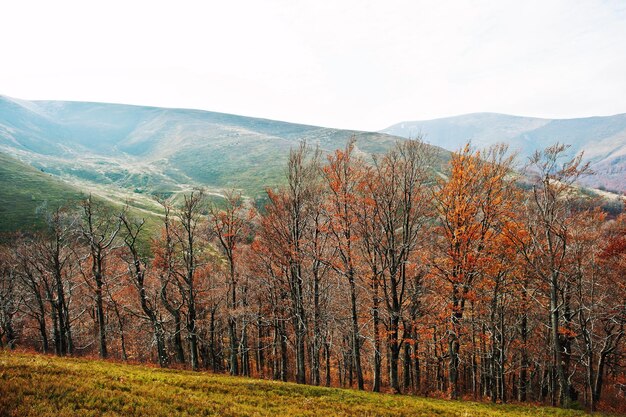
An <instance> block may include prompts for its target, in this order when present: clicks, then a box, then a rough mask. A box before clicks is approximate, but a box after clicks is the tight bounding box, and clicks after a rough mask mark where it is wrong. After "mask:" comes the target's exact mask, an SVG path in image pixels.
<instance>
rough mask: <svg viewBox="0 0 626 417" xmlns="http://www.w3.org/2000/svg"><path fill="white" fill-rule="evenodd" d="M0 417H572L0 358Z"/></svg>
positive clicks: (105, 365)
mask: <svg viewBox="0 0 626 417" xmlns="http://www.w3.org/2000/svg"><path fill="white" fill-rule="evenodd" d="M0 415H2V416H20V417H27V416H33V417H34V416H37V417H45V416H50V417H57V416H151V417H156V416H168V417H169V416H359V417H365V416H423V417H426V416H434V415H437V416H444V417H445V416H450V417H452V416H477V417H479V416H484V417H487V416H493V417H495V416H529V417H530V416H537V415H541V416H578V415H584V413H583V412H581V411H570V410H562V409H557V408H549V407H533V406H527V405H526V406H516V405H491V404H482V403H474V402H461V401H446V400H436V399H426V398H420V397H413V396H402V395H390V394H373V393H367V392H357V391H355V390H346V389H332V388H321V387H313V386H306V385H296V384H290V383H283V382H274V381H267V380H259V379H250V378H237V377H230V376H223V375H214V374H207V373H193V372H189V371H175V370H160V369H155V368H148V367H145V366H137V365H124V364H118V363H111V362H103V361H95V360H85V359H73V358H72V359H67V358H63V359H61V358H54V357H48V356H41V355H34V354H24V353H12V352H8V351H0Z"/></svg>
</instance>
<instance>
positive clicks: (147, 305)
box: [0, 140, 626, 409]
mask: <svg viewBox="0 0 626 417" xmlns="http://www.w3.org/2000/svg"><path fill="white" fill-rule="evenodd" d="M566 149H567V148H566V147H565V146H562V145H555V146H553V147H550V148H547V149H545V150H543V151H541V152H537V153H536V154H535V155H534V156H533V157H532V158H531V159H530V161H529V163H528V166H527V167H526V170H525V171H526V175H525V176H524V179H523V181H524V182H525V184H524V185H525V186H520V184H519V183H518V182H519V181H522V179H521V177H518V176H517V175H515V174H514V170H513V168H514V167H513V158H512V157H510V156H508V155H507V149H506V147H505V146H496V147H492V148H490V149H488V150H485V151H475V150H473V149H471V148H470V146H466V147H465V148H464V149H462V150H460V151H459V152H457V153H454V154H453V155H452V158H451V160H450V166H449V169H448V170H446V171H445V175H444V174H441V173H439V172H438V171H437V170H436V169H435V168H436V166H437V164H438V162H437V161H436V159H435V156H434V154H433V151H432V148H431V147H429V146H427V145H425V144H423V143H422V142H421V141H419V140H415V141H406V142H401V143H398V144H397V145H396V146H395V148H394V149H392V150H390V151H388V152H387V153H385V154H383V155H378V156H375V157H374V158H373V160H368V161H365V160H363V159H362V158H361V157H360V156H359V153H358V150H357V148H356V146H355V144H354V142H349V144H348V145H347V147H346V148H345V149H344V150H337V151H335V152H334V153H332V154H331V155H329V156H327V157H323V156H322V154H321V153H320V152H318V151H316V150H314V149H311V148H309V147H307V146H306V145H302V146H300V147H299V148H298V149H295V150H293V151H292V152H291V153H290V157H289V162H288V166H287V167H286V170H285V174H286V179H285V185H284V186H283V187H281V188H278V189H272V190H268V191H267V200H266V202H267V203H266V204H265V205H264V207H261V208H258V209H257V208H255V207H253V205H252V204H251V203H250V202H249V201H247V200H245V199H244V198H242V197H241V196H240V195H238V194H236V193H228V194H227V195H226V196H225V198H224V199H223V201H220V202H219V204H215V203H211V202H209V201H208V199H207V198H206V195H205V194H204V193H203V192H202V191H194V192H191V193H187V194H186V195H184V196H183V198H182V200H181V201H179V203H178V204H173V203H171V202H169V201H167V200H160V203H161V206H162V209H163V210H162V216H161V217H160V219H161V228H160V231H159V232H158V233H157V234H154V235H152V234H151V233H149V232H148V230H147V229H146V227H145V223H144V220H142V219H137V218H134V217H132V216H130V215H129V211H128V210H123V211H122V212H120V213H115V212H113V211H111V210H110V209H107V208H106V207H105V206H104V205H102V204H99V203H98V202H97V201H95V200H93V199H91V198H89V199H87V200H85V201H84V202H83V203H82V204H81V206H80V207H69V208H64V209H58V210H55V211H52V212H48V213H47V214H46V216H47V221H48V226H49V227H48V230H47V231H45V232H44V233H39V234H35V235H26V234H24V235H20V236H15V237H13V238H11V239H10V241H9V242H8V243H7V244H5V245H4V246H2V247H1V248H0V332H1V334H0V336H1V337H0V341H1V343H2V344H3V345H4V346H8V347H11V348H12V347H14V346H16V345H21V346H24V347H31V348H36V349H40V350H42V351H44V352H55V353H56V354H58V355H91V354H96V353H97V354H99V356H100V357H102V358H107V357H114V358H119V359H122V360H136V361H154V362H157V363H159V364H160V365H161V366H163V367H167V366H189V367H191V368H192V369H194V370H199V369H211V370H213V371H215V372H230V373H231V374H233V375H245V376H255V377H262V378H274V379H277V380H283V381H296V382H298V383H306V384H315V385H329V386H330V385H333V386H347V387H355V388H358V389H371V390H374V391H393V392H403V393H417V394H421V395H446V396H450V397H452V398H474V399H489V400H491V401H494V402H496V401H497V402H507V401H529V402H541V403H551V404H555V405H561V406H565V407H569V406H572V405H573V404H575V403H579V404H584V405H585V406H587V407H588V408H590V409H595V408H596V407H597V406H598V403H600V402H601V401H602V403H603V404H605V405H606V406H607V407H613V406H618V405H619V404H620V403H623V401H624V395H625V391H626V373H625V370H624V333H625V324H626V278H625V276H624V273H625V271H626V233H625V232H626V217H625V215H624V214H620V215H618V216H612V217H611V218H607V214H606V213H605V212H603V211H602V210H601V209H599V208H597V207H594V205H593V204H590V203H589V199H588V198H587V199H586V200H585V201H582V200H581V198H580V197H579V196H578V194H577V192H576V189H575V188H574V187H572V184H573V183H574V182H575V181H576V180H577V179H578V178H579V177H580V176H581V175H584V174H586V172H587V170H588V168H587V166H585V165H583V164H581V159H580V156H579V157H575V158H573V159H567V158H565V157H564V155H565V152H566Z"/></svg>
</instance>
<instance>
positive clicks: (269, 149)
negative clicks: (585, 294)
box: [0, 96, 400, 195]
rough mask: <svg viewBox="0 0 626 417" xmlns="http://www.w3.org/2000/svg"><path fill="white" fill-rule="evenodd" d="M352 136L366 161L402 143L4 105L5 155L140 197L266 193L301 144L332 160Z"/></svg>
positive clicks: (203, 114) (67, 107)
mask: <svg viewBox="0 0 626 417" xmlns="http://www.w3.org/2000/svg"><path fill="white" fill-rule="evenodd" d="M352 136H354V137H356V138H357V140H358V148H359V149H360V150H361V151H362V152H363V153H366V154H369V153H375V152H381V151H384V150H386V149H388V148H389V147H390V146H392V145H393V143H395V141H397V140H398V139H400V138H397V137H393V136H390V135H387V134H381V133H370V132H359V131H349V130H340V129H330V128H323V127H316V126H307V125H300V124H293V123H286V122H279V121H272V120H265V119H256V118H251V117H243V116H236V115H229V114H222V113H214V112H207V111H199V110H185V109H166V108H156V107H142V106H129V105H121V104H103V103H83V102H62V101H32V102H31V101H24V100H18V99H12V98H8V97H1V96H0V151H3V152H5V153H8V154H10V155H12V156H15V157H17V158H19V159H20V160H22V161H24V162H27V163H28V164H30V165H32V166H34V167H37V168H41V169H44V170H45V171H46V172H50V173H53V174H55V175H58V176H61V177H64V178H66V179H68V180H70V181H71V180H74V179H78V180H81V181H88V182H91V183H97V184H100V185H105V186H107V185H109V186H114V187H122V188H124V189H127V190H130V191H131V192H135V193H138V194H141V193H152V192H165V193H176V192H179V191H184V190H187V189H190V188H191V187H194V186H204V187H208V188H210V189H213V190H215V191H219V190H220V189H222V188H227V187H228V188H239V189H242V190H243V191H244V192H245V193H247V194H249V195H255V194H259V193H261V192H262V191H263V189H264V187H266V186H275V185H276V184H277V183H279V182H280V181H281V180H282V174H283V170H284V167H285V163H286V160H287V156H288V151H289V149H290V148H292V147H293V146H294V145H296V144H297V143H298V142H299V141H301V140H306V141H307V142H308V143H310V144H312V145H317V146H319V147H320V148H321V149H322V150H324V151H333V150H335V149H337V148H340V147H343V146H344V145H345V143H346V141H347V140H348V139H350V137H352Z"/></svg>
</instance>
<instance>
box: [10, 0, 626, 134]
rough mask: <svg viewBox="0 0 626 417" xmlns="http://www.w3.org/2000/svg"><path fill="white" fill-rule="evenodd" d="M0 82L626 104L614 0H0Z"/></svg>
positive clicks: (372, 99)
mask: <svg viewBox="0 0 626 417" xmlns="http://www.w3.org/2000/svg"><path fill="white" fill-rule="evenodd" d="M0 95H7V96H11V97H15V98H21V99H30V100H34V99H48V100H79V101H99V102H113V103H126V104H140V105H153V106H163V107H182V108H196V109H203V110H211V111H219V112H225V113H234V114H241V115H246V116H256V117H264V118H269V119H276V120H284V121H290V122H298V123H307V124H313V125H320V126H327V127H337V128H351V129H360V130H380V129H383V128H386V127H388V126H389V125H392V124H394V123H397V122H401V121H408V120H426V119H433V118H439V117H446V116H453V115H458V114H465V113H472V112H483V111H489V112H498V113H508V114H516V115H523V116H538V117H548V118H571V117H584V116H600V115H611V114H617V113H625V112H626V2H625V1H610V0H604V1H603V0H586V1H585V0H580V1H571V0H563V1H559V0H542V1H533V0H530V1H526V0H525V1H519V0H517V1H508V0H504V1H503V0H498V1H496V0H493V1H481V0H472V1H462V0H458V1H440V0H439V1H436V0H433V1H417V0H414V1H400V0H398V1H396V0H380V1H367V0H345V1H343V0H335V1H331V0H329V1H326V0H317V1H314V0H311V1H304V0H302V1H298V0H268V1H262V0H257V1H252V0H251V1H237V0H229V1H187V0H177V1H158V0H157V1H140V0H133V1H130V0H123V1H118V0H107V1H85V0H77V1H67V0H55V1H31V0H20V1H4V2H2V4H1V5H0Z"/></svg>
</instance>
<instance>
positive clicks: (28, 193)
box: [0, 153, 84, 233]
mask: <svg viewBox="0 0 626 417" xmlns="http://www.w3.org/2000/svg"><path fill="white" fill-rule="evenodd" d="M83 197H84V194H83V193H82V192H81V191H80V190H78V189H77V188H74V187H72V186H70V185H68V184H66V183H64V182H62V181H60V180H59V179H57V178H54V177H53V176H52V175H50V174H46V173H43V172H41V171H39V170H36V169H35V168H32V167H30V166H28V165H26V164H23V163H21V162H20V161H17V160H16V159H13V158H11V157H9V156H7V155H5V154H2V153H0V202H2V204H0V233H1V232H8V231H13V230H16V229H20V228H24V229H32V228H35V229H36V228H40V227H42V226H43V225H44V223H43V219H42V217H41V216H40V215H39V214H38V213H37V210H38V209H39V208H40V207H43V206H44V205H47V206H48V207H49V208H54V207H58V206H60V205H63V204H66V203H72V202H74V203H75V202H77V201H78V200H80V199H81V198H83Z"/></svg>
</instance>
